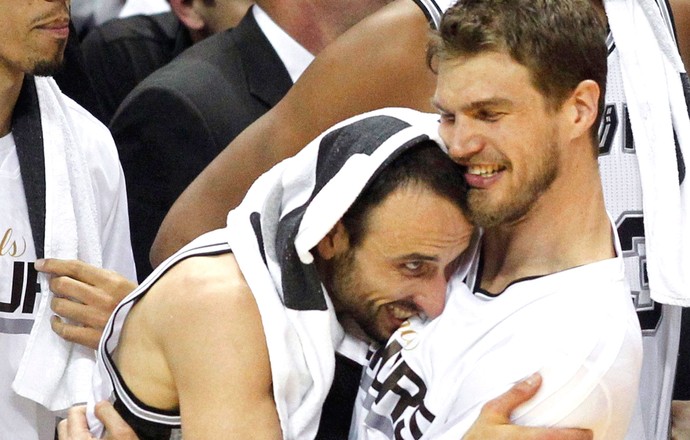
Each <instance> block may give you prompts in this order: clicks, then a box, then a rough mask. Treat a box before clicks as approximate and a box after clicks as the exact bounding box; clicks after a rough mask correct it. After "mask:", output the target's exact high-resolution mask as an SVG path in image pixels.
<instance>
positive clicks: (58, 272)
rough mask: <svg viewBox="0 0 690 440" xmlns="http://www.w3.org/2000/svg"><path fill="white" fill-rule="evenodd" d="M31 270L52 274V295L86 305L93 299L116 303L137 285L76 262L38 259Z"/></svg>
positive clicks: (101, 269)
mask: <svg viewBox="0 0 690 440" xmlns="http://www.w3.org/2000/svg"><path fill="white" fill-rule="evenodd" d="M34 267H35V268H36V270H38V271H39V272H44V273H48V274H50V275H52V277H51V279H50V289H51V290H52V291H53V292H55V293H56V294H58V295H60V296H64V297H68V298H72V299H74V300H76V301H79V302H82V303H85V304H88V303H89V299H90V298H93V297H94V296H97V297H98V298H101V299H102V298H108V299H110V300H112V301H113V302H114V303H115V304H117V303H118V302H120V300H121V299H122V298H124V297H125V296H127V294H129V293H130V292H131V291H132V290H134V288H135V287H136V286H137V285H136V283H134V282H132V281H130V280H128V279H127V278H125V277H123V276H122V275H120V274H118V273H117V272H114V271H112V270H107V269H103V268H99V267H95V266H92V265H90V264H87V263H84V262H82V261H78V260H58V259H41V260H37V261H36V263H35V264H34ZM97 300H98V299H97ZM97 300H96V301H97Z"/></svg>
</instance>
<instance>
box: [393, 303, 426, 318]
mask: <svg viewBox="0 0 690 440" xmlns="http://www.w3.org/2000/svg"><path fill="white" fill-rule="evenodd" d="M386 310H388V313H390V315H391V316H392V317H393V318H395V319H399V320H400V321H406V320H407V319H409V318H411V317H413V316H415V315H417V314H418V313H419V310H417V308H416V307H412V306H408V305H405V304H401V303H392V304H387V305H386Z"/></svg>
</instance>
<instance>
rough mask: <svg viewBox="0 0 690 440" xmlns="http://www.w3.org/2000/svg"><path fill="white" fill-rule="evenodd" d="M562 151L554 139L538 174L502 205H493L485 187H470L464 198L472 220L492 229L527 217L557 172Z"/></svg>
mask: <svg viewBox="0 0 690 440" xmlns="http://www.w3.org/2000/svg"><path fill="white" fill-rule="evenodd" d="M558 163H559V154H558V149H557V146H556V144H555V143H552V144H551V145H550V147H549V149H548V150H547V151H546V152H545V154H544V155H542V157H541V160H540V161H539V163H538V164H537V170H536V175H535V176H534V178H533V179H532V180H530V181H528V182H526V183H525V184H524V186H523V187H522V190H520V191H517V192H516V193H515V194H513V195H512V198H511V199H510V200H508V201H507V202H506V203H503V204H501V205H499V206H492V204H491V201H490V200H487V198H486V193H485V190H480V189H473V188H469V190H468V191H467V195H466V197H465V199H464V200H463V201H462V202H463V208H464V210H465V214H466V215H467V217H468V219H469V220H470V222H472V224H474V225H475V226H481V227H482V228H485V229H489V228H494V227H497V226H500V225H506V224H511V223H514V222H516V221H518V220H520V219H521V218H522V217H524V216H525V215H526V214H527V213H528V212H529V210H530V209H531V208H532V206H533V205H534V203H535V202H536V201H537V200H538V199H539V197H540V196H541V195H542V194H543V193H544V192H545V191H546V190H547V189H548V188H549V187H550V186H551V184H552V183H553V181H554V180H556V177H557V176H558Z"/></svg>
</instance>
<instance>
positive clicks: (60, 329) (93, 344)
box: [50, 316, 103, 350]
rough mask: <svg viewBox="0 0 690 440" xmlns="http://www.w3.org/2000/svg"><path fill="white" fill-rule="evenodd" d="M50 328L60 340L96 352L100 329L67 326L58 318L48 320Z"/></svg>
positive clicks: (67, 324) (101, 331) (73, 325)
mask: <svg viewBox="0 0 690 440" xmlns="http://www.w3.org/2000/svg"><path fill="white" fill-rule="evenodd" d="M50 327H51V328H52V329H53V331H54V332H55V333H56V334H57V335H58V336H60V337H61V338H62V339H64V340H66V341H69V342H74V343H76V344H79V345H83V346H85V347H89V348H92V349H94V350H96V349H97V348H98V343H99V341H100V340H101V334H102V333H103V330H102V328H98V329H95V328H91V327H82V326H81V325H75V324H69V323H67V322H66V321H64V320H62V319H61V318H60V317H59V316H53V317H51V318H50Z"/></svg>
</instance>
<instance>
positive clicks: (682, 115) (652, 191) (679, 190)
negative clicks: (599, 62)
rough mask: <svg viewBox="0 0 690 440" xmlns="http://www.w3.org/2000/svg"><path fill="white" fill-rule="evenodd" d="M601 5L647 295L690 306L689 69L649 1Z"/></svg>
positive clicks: (628, 0) (623, 0)
mask: <svg viewBox="0 0 690 440" xmlns="http://www.w3.org/2000/svg"><path fill="white" fill-rule="evenodd" d="M604 6H605V8H606V15H607V16H608V21H609V26H610V28H611V33H612V35H613V39H614V41H615V43H616V46H617V47H618V50H619V51H620V60H621V61H620V62H621V68H622V72H623V86H624V90H625V95H626V98H627V101H628V110H629V114H630V122H631V124H632V131H633V135H634V138H635V148H636V150H637V158H638V161H639V168H640V178H641V181H642V201H643V206H644V228H645V236H646V239H645V245H646V248H647V257H648V258H647V273H648V275H649V285H650V290H651V295H652V299H653V300H654V301H657V302H661V303H665V304H672V305H680V306H690V252H688V249H690V189H689V188H688V183H687V180H688V179H683V178H684V177H685V168H684V165H682V159H683V158H685V159H687V158H690V119H689V118H688V108H687V104H686V92H687V91H688V89H687V87H688V82H687V74H686V72H685V68H684V66H683V62H682V61H681V59H680V55H679V54H678V50H677V48H676V44H675V41H674V38H673V35H672V34H671V33H670V31H669V28H668V26H667V24H666V23H665V22H664V19H663V18H662V16H661V13H660V11H659V7H658V6H657V4H656V2H655V1H654V0H606V1H605V2H604ZM676 142H677V144H676ZM677 156H680V162H681V165H680V166H679V165H678V163H679V160H678V157H677Z"/></svg>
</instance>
